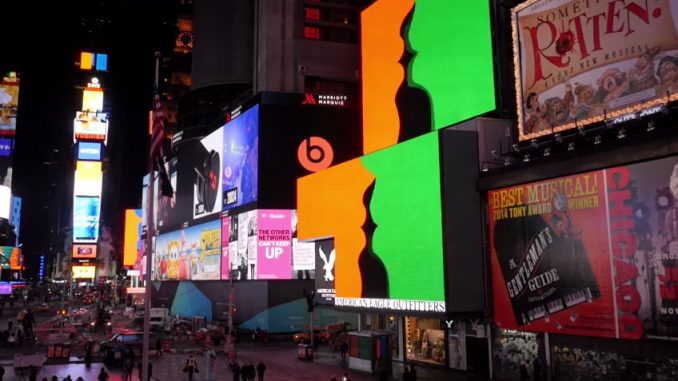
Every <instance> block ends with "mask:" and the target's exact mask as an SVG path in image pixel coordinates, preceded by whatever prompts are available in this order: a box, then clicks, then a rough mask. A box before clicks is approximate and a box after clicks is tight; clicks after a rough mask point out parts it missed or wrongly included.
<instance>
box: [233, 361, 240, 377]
mask: <svg viewBox="0 0 678 381" xmlns="http://www.w3.org/2000/svg"><path fill="white" fill-rule="evenodd" d="M231 372H233V381H240V365H238V363H237V362H233V363H232V364H231Z"/></svg>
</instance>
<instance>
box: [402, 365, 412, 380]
mask: <svg viewBox="0 0 678 381" xmlns="http://www.w3.org/2000/svg"><path fill="white" fill-rule="evenodd" d="M404 368H405V371H403V381H410V380H411V379H412V375H411V374H410V370H409V369H407V365H405V366H404Z"/></svg>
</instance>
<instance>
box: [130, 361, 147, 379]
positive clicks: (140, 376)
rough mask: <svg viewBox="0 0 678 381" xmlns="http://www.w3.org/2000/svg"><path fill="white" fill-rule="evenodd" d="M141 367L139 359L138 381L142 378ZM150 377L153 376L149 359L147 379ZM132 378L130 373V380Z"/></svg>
mask: <svg viewBox="0 0 678 381" xmlns="http://www.w3.org/2000/svg"><path fill="white" fill-rule="evenodd" d="M143 377H144V376H143V367H142V366H141V361H139V381H141V380H142V379H143ZM151 377H153V364H152V363H151V362H150V361H149V362H148V381H151ZM131 380H132V375H131V374H130V381H131Z"/></svg>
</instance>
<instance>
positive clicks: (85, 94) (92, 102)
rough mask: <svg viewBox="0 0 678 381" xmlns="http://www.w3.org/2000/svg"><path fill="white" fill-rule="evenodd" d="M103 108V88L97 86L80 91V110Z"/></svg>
mask: <svg viewBox="0 0 678 381" xmlns="http://www.w3.org/2000/svg"><path fill="white" fill-rule="evenodd" d="M103 109H104V90H103V89H97V88H90V87H88V88H86V89H84V90H83V91H82V110H83V111H89V112H97V111H103Z"/></svg>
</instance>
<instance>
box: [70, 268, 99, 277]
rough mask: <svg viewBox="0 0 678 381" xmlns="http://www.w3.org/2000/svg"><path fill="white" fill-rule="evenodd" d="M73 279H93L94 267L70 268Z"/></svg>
mask: <svg viewBox="0 0 678 381" xmlns="http://www.w3.org/2000/svg"><path fill="white" fill-rule="evenodd" d="M72 271H73V279H94V276H95V274H96V266H72Z"/></svg>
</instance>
